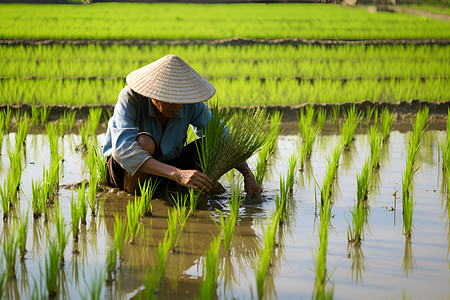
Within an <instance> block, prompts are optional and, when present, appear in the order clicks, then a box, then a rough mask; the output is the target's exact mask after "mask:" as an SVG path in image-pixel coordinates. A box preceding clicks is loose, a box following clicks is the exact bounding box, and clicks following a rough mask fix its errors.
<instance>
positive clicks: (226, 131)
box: [197, 106, 276, 203]
mask: <svg viewBox="0 0 450 300" xmlns="http://www.w3.org/2000/svg"><path fill="white" fill-rule="evenodd" d="M211 113H212V117H211V119H210V120H209V121H208V124H207V126H206V128H205V130H204V132H203V134H204V138H203V139H202V140H201V142H200V143H199V146H198V149H197V150H198V151H199V157H200V166H201V168H202V170H203V173H205V174H206V175H208V176H209V177H210V178H211V179H212V181H213V182H216V181H217V180H218V179H219V178H220V177H221V176H222V175H223V174H225V173H226V172H227V171H229V170H230V169H232V168H235V167H237V166H239V165H240V164H242V163H243V162H245V161H246V160H247V159H248V158H250V157H251V156H252V155H253V154H254V153H255V152H256V151H258V150H259V149H260V148H261V147H262V146H263V145H264V144H265V143H267V139H268V137H269V136H271V135H272V134H273V131H274V130H275V129H276V127H275V126H274V124H272V123H271V122H270V121H269V120H268V117H267V115H266V114H265V112H264V111H263V110H261V109H259V108H256V109H252V110H249V111H247V112H239V113H236V114H234V115H233V116H232V117H231V118H230V119H229V120H228V121H227V122H226V123H225V122H222V121H221V118H220V114H219V110H218V108H217V106H215V107H213V108H212V109H211ZM227 117H228V113H227V114H225V116H224V119H227ZM202 200H203V201H199V202H200V203H204V201H206V200H207V197H204V199H202Z"/></svg>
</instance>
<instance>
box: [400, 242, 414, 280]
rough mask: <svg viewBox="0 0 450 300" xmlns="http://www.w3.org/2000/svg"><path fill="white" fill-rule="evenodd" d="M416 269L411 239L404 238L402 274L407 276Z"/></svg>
mask: <svg viewBox="0 0 450 300" xmlns="http://www.w3.org/2000/svg"><path fill="white" fill-rule="evenodd" d="M416 269H417V263H416V259H415V257H414V252H413V247H412V242H411V237H408V236H406V237H405V251H404V255H403V273H404V274H405V275H406V277H407V278H408V276H409V275H410V274H412V273H414V270H416Z"/></svg>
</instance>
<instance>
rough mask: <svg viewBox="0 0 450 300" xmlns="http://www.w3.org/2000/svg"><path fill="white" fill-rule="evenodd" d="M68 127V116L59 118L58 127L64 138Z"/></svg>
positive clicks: (60, 134)
mask: <svg viewBox="0 0 450 300" xmlns="http://www.w3.org/2000/svg"><path fill="white" fill-rule="evenodd" d="M66 127H67V120H66V115H65V114H63V115H62V116H60V117H59V123H58V127H57V128H58V131H59V136H61V137H64V135H65V134H66V131H67V128H66Z"/></svg>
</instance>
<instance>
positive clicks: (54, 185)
mask: <svg viewBox="0 0 450 300" xmlns="http://www.w3.org/2000/svg"><path fill="white" fill-rule="evenodd" d="M59 170H60V169H59V158H54V157H53V158H52V162H51V163H50V169H49V170H46V169H45V166H44V167H43V176H42V177H43V178H42V183H41V188H42V197H43V198H44V199H45V200H46V201H47V203H49V204H52V203H54V199H55V198H54V196H55V195H56V194H57V191H58V188H59V187H58V184H59Z"/></svg>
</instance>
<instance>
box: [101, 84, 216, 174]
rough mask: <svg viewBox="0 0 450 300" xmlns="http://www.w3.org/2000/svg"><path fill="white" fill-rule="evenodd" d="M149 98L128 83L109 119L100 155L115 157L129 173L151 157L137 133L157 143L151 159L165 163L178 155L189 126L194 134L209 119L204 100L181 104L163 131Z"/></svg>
mask: <svg viewBox="0 0 450 300" xmlns="http://www.w3.org/2000/svg"><path fill="white" fill-rule="evenodd" d="M156 109H157V108H156V107H155V106H154V105H153V103H152V102H151V100H150V98H147V97H144V96H142V95H139V94H137V93H135V92H134V91H133V90H131V88H130V87H129V86H126V87H124V88H123V89H122V91H121V92H120V94H119V100H118V101H117V104H116V106H115V108H114V114H113V116H112V117H111V119H110V120H109V122H108V130H107V132H106V139H105V144H104V146H103V154H104V155H105V156H109V155H112V156H113V157H114V159H115V160H116V161H117V162H118V163H119V164H120V165H121V166H122V167H123V168H124V169H125V171H127V172H128V173H130V174H131V175H132V176H134V174H135V173H136V171H137V170H138V169H139V168H140V167H141V166H142V164H144V163H145V162H146V161H147V160H148V159H149V158H151V156H150V155H149V154H148V152H147V151H145V150H144V149H142V148H141V146H140V145H139V144H138V143H137V141H136V139H137V136H138V134H139V133H140V132H148V133H150V134H151V135H152V136H153V139H154V140H155V143H156V148H157V149H156V152H155V154H154V158H155V159H157V160H159V161H162V162H166V161H168V160H171V159H173V158H175V157H177V156H178V155H179V154H180V153H181V150H182V149H183V146H184V142H185V140H186V133H187V130H188V128H189V125H192V127H193V129H194V132H195V134H196V135H197V136H202V130H203V129H204V127H205V125H206V123H207V122H208V120H209V119H210V118H211V112H210V111H209V109H208V107H207V106H206V104H205V103H204V102H201V103H194V104H184V105H183V107H182V108H181V110H180V111H179V112H178V114H177V115H176V116H175V117H173V118H170V119H169V120H168V122H167V125H166V129H165V130H164V132H163V131H162V128H161V124H160V123H159V121H158V119H157V117H156V115H155V110H156Z"/></svg>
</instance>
